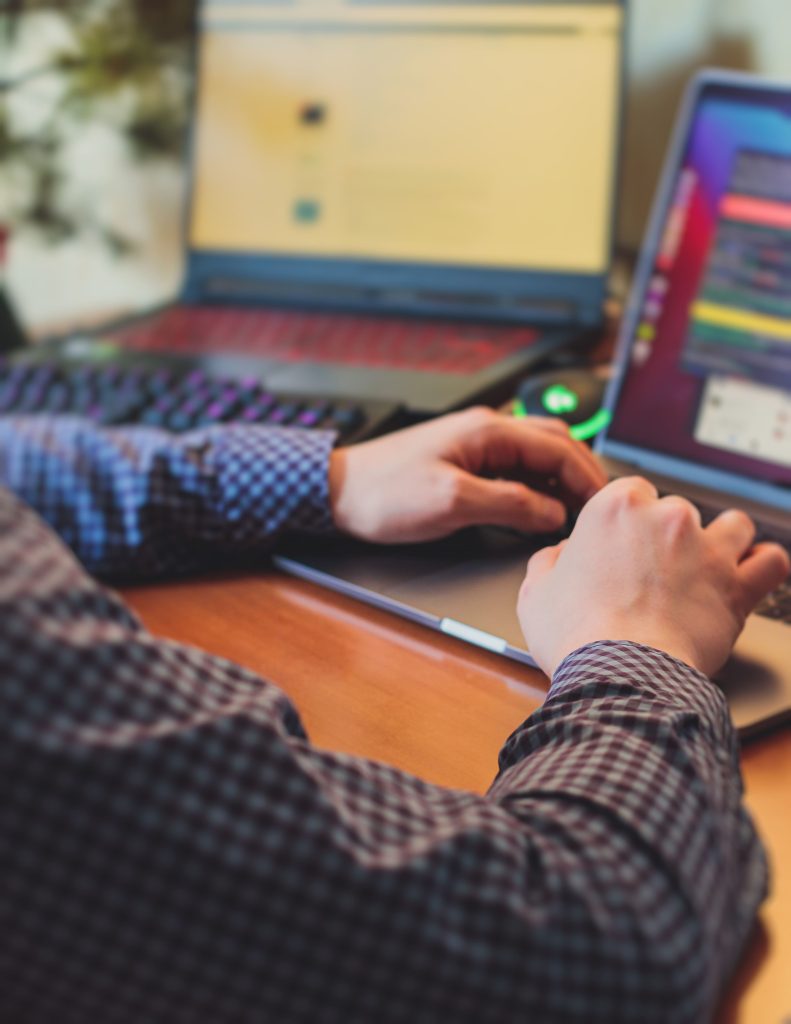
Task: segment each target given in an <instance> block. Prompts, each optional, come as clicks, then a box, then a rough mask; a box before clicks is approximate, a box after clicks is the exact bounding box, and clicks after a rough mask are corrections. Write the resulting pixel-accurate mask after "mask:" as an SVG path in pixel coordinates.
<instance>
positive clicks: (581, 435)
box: [570, 409, 612, 441]
mask: <svg viewBox="0 0 791 1024" xmlns="http://www.w3.org/2000/svg"><path fill="white" fill-rule="evenodd" d="M611 419H612V413H611V412H610V411H609V409H599V411H598V412H597V413H596V415H595V416H591V418H590V419H589V420H585V422H584V423H578V424H577V425H576V426H575V427H572V428H571V431H570V433H571V436H572V437H573V438H574V439H575V440H576V441H587V440H588V438H590V437H595V435H596V434H598V433H599V431H600V430H604V428H605V427H606V426H608V425H609V423H610V420H611Z"/></svg>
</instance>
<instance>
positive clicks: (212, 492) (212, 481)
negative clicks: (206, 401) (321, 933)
mask: <svg viewBox="0 0 791 1024" xmlns="http://www.w3.org/2000/svg"><path fill="white" fill-rule="evenodd" d="M334 441H335V434H334V433H331V432H328V431H307V430H295V429H292V430H289V429H288V428H277V427H266V426H251V425H241V426H239V425H236V426H234V425H228V426H217V427H211V428H208V429H205V430H199V431H195V432H193V433H189V434H183V435H174V434H170V433H167V432H165V431H162V430H155V429H152V428H149V427H118V428H110V429H101V428H98V427H96V426H95V425H94V424H92V423H91V422H89V421H87V420H83V419H79V418H77V417H68V416H28V417H6V418H0V482H2V483H5V484H6V486H8V487H9V488H10V489H11V490H12V491H14V492H15V493H17V494H18V495H19V496H20V497H22V498H23V499H24V500H25V501H26V502H27V503H28V504H29V505H31V506H32V507H33V508H35V509H36V510H37V511H38V512H39V513H40V514H41V515H42V516H43V517H44V518H45V519H46V520H47V521H48V522H49V523H50V525H51V526H52V527H53V528H54V529H55V531H56V532H57V533H58V534H60V536H61V537H62V538H63V539H64V540H65V541H66V543H67V544H68V545H69V547H70V548H71V549H72V551H74V552H75V553H76V554H77V556H78V557H79V558H80V560H81V561H82V562H83V564H84V565H85V566H86V568H88V569H89V570H90V571H91V572H93V573H94V574H95V575H99V576H105V577H110V576H124V577H126V578H133V577H141V576H153V575H164V574H168V575H169V574H173V573H177V572H182V571H185V570H189V569H193V568H195V567H197V566H200V565H203V564H205V563H206V562H207V560H209V559H211V558H212V557H215V556H216V557H220V558H224V559H227V558H228V557H232V556H233V555H236V554H239V553H240V552H242V551H244V550H246V549H250V548H254V547H259V548H261V547H264V546H266V545H267V544H269V543H271V542H272V541H273V540H274V539H275V537H276V536H277V535H278V534H279V533H280V532H281V531H282V530H284V529H299V530H310V531H322V530H326V529H329V528H330V527H331V515H330V510H329V497H328V493H327V464H328V460H329V453H330V451H331V449H332V445H333V443H334Z"/></svg>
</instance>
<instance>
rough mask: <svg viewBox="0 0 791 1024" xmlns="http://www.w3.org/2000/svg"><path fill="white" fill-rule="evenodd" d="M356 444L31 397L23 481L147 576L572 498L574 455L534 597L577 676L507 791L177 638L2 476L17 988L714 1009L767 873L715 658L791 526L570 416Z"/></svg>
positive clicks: (11, 934)
mask: <svg viewBox="0 0 791 1024" xmlns="http://www.w3.org/2000/svg"><path fill="white" fill-rule="evenodd" d="M332 443H333V438H332V436H331V435H326V434H315V433H300V432H292V431H287V430H273V429H267V428H240V427H224V428H214V429H212V430H208V431H204V432H200V433H196V434H192V435H187V436H184V437H182V438H174V437H171V436H168V435H166V434H163V433H160V432H157V431H152V430H147V429H126V430H107V431H101V430H96V429H94V428H92V427H90V426H89V425H87V424H85V423H83V422H80V421H77V420H68V419H65V420H57V419H46V418H40V419H18V420H6V421H4V422H2V423H1V424H0V451H1V452H2V456H1V457H0V479H2V480H4V481H5V482H6V484H7V485H8V486H9V487H10V488H11V489H12V490H14V491H16V492H17V494H18V495H19V496H20V497H21V498H23V499H24V500H25V501H26V502H28V503H29V504H30V505H33V506H34V507H35V508H37V509H38V511H39V512H40V513H41V515H42V516H43V517H44V518H45V519H46V520H48V521H49V523H50V524H51V525H52V526H53V527H54V528H55V530H56V531H57V532H58V533H60V535H61V537H62V538H63V539H64V540H65V541H66V542H67V543H68V544H69V546H70V547H71V548H72V549H73V550H74V552H76V554H77V555H78V557H79V558H80V559H81V560H82V562H83V563H84V565H85V566H86V567H87V568H88V569H90V570H92V571H93V572H95V573H98V574H103V575H106V576H111V575H118V574H124V575H126V576H131V575H137V576H144V575H150V574H156V573H161V572H174V571H183V570H185V569H190V568H195V567H197V566H198V565H200V564H201V563H202V562H204V561H205V560H206V559H209V558H212V559H214V558H217V557H218V556H219V557H223V558H228V557H231V556H235V555H238V554H239V553H240V552H242V551H244V550H250V549H253V548H255V549H260V548H261V547H263V546H264V545H266V544H270V543H272V541H273V540H274V539H275V538H276V537H277V536H278V535H279V533H280V532H281V531H282V530H284V529H311V530H331V529H338V530H342V531H346V532H349V533H351V534H354V535H355V536H359V537H364V538H368V539H373V540H378V541H384V542H396V541H399V540H410V541H412V540H422V539H429V538H432V537H437V536H440V535H441V534H443V533H446V532H448V531H451V530H454V529H457V528H459V527H462V526H465V525H470V524H474V523H481V522H487V523H496V524H501V525H507V526H511V527H517V528H520V529H524V530H533V531H536V530H553V529H556V528H557V527H558V526H559V525H561V523H562V522H563V520H564V518H565V515H566V512H565V509H564V507H563V505H562V504H561V503H560V502H559V501H558V498H557V497H552V496H549V495H548V494H547V493H543V492H542V490H541V487H539V488H538V489H532V488H530V487H528V486H527V485H526V484H525V483H524V482H523V481H524V480H526V479H530V480H534V479H535V478H536V477H537V476H538V477H543V480H544V484H545V490H546V491H551V492H552V493H553V494H555V495H561V496H563V497H564V499H565V500H566V501H567V502H568V503H569V504H570V505H572V506H574V505H580V504H582V503H584V502H586V501H587V504H585V507H584V509H583V511H582V513H581V515H580V518H579V521H578V524H577V526H576V528H575V530H574V532H573V534H572V536H571V538H570V539H569V540H568V541H567V542H565V543H564V544H562V545H558V546H556V547H553V548H549V549H545V550H544V551H542V552H540V553H539V554H537V555H536V556H535V557H534V558H533V559H532V560H531V562H530V565H529V568H528V572H527V576H526V579H525V583H524V586H523V587H522V590H521V593H520V595H519V612H520V616H521V621H522V623H523V626H524V629H525V633H526V636H527V640H528V642H529V644H530V647H531V649H532V650H533V651H534V653H535V655H536V658H537V660H538V661H539V663H540V664H541V666H542V667H543V668H544V669H545V671H546V672H547V674H549V675H551V676H552V685H551V688H550V691H549V695H548V697H547V700H546V702H545V704H544V706H543V707H542V708H541V709H540V710H539V711H538V712H537V713H536V714H534V715H532V716H531V717H530V718H529V719H528V720H527V721H526V722H525V723H524V724H523V725H522V726H521V727H520V728H518V729H517V731H516V732H515V733H514V734H513V735H512V736H511V737H510V739H509V740H508V741H507V743H506V745H505V747H504V748H503V751H502V754H501V757H500V771H499V774H498V776H497V778H496V779H495V781H494V783H493V784H492V787H491V789H490V790H489V792H488V793H487V794H486V795H485V796H476V795H473V794H470V793H464V792H454V791H450V790H446V789H441V788H439V787H436V786H432V785H429V784H428V783H425V782H422V781H421V780H419V779H416V778H413V777H411V776H407V775H405V774H404V773H402V772H400V771H397V770H395V769H393V768H389V767H387V766H385V765H382V764H376V763H371V762H367V761H364V760H362V759H358V758H354V757H349V756H346V755H339V754H332V753H329V752H326V751H321V750H317V749H315V748H314V747H312V746H311V745H310V743H309V741H308V739H307V738H306V736H305V734H304V732H303V730H302V727H301V724H300V721H299V718H298V716H297V712H296V711H295V710H294V708H293V707H292V706H291V704H290V703H289V701H288V700H287V699H286V697H285V696H284V695H283V694H282V693H280V692H279V691H278V690H277V689H275V687H274V686H272V685H270V684H268V683H265V682H263V681H262V680H260V679H258V678H256V677H255V676H253V675H252V674H251V673H249V672H247V671H245V670H244V669H242V668H239V667H237V666H234V665H232V664H230V663H228V662H226V661H223V660H221V659H218V658H214V657H211V656H210V655H208V654H203V653H201V652H199V651H196V650H192V649H186V648H184V647H180V646H178V645H175V644H172V643H167V642H164V641H160V640H157V639H155V638H153V637H152V636H150V635H149V634H148V633H146V632H145V630H144V629H143V628H142V627H141V626H140V624H139V623H138V622H137V621H136V620H135V618H134V617H133V616H132V615H131V614H130V613H129V612H128V610H127V609H125V608H124V606H123V604H122V603H121V601H120V600H119V598H118V597H117V596H116V595H114V594H113V593H112V592H110V591H108V590H105V589H102V588H101V587H100V586H99V585H97V584H96V583H94V582H93V581H92V580H91V579H90V578H89V577H88V576H87V575H86V573H85V571H84V569H83V568H82V567H81V566H80V565H79V564H78V562H77V561H76V560H75V559H74V558H73V557H72V556H71V555H70V554H69V553H68V552H67V550H66V549H65V548H64V547H63V546H62V544H61V543H60V542H59V541H58V540H57V539H56V538H55V537H54V536H53V534H52V533H51V532H50V530H49V529H48V528H47V527H46V526H45V525H44V524H43V523H42V522H41V520H40V519H39V518H38V517H37V516H36V515H35V514H34V513H33V512H31V511H30V509H29V508H28V507H26V505H25V504H23V503H21V502H20V501H19V500H18V499H17V498H15V497H12V496H11V495H10V494H9V493H8V492H7V491H3V492H0V565H1V566H2V571H1V573H0V587H1V588H2V609H0V1020H2V1021H4V1022H5V1021H8V1022H14V1024H21V1022H31V1024H50V1022H57V1024H71V1022H75V1024H76V1022H80V1024H82V1022H88V1021H90V1022H102V1024H116V1022H118V1024H122V1022H123V1024H126V1022H134V1024H158V1022H163V1024H178V1022H185V1024H186V1022H200V1024H206V1022H211V1024H224V1022H233V1024H237V1022H248V1021H249V1022H253V1021H255V1022H264V1021H266V1022H269V1021H271V1022H278V1024H280V1022H291V1021H320V1022H325V1021H326V1022H339V1024H340V1022H343V1024H354V1022H366V1024H368V1022H370V1024H378V1022H405V1021H408V1022H410V1024H411V1022H434V1021H442V1022H445V1021H448V1022H457V1021H474V1022H476V1024H479V1022H486V1021H492V1022H495V1021H497V1022H500V1021H508V1022H511V1021H537V1022H554V1021H580V1022H583V1021H584V1022H592V1021H602V1022H607V1024H612V1022H616V1021H639V1022H641V1024H646V1022H653V1021H668V1022H670V1021H672V1022H673V1024H682V1022H695V1024H699V1022H701V1021H705V1020H707V1019H708V1018H709V1016H710V1014H711V1012H712V1010H713V1007H714V1006H715V1005H716V1001H717V998H718V996H719V994H720V991H721V989H722V986H723V983H724V980H725V979H726V978H727V975H728V973H729V971H730V970H731V968H732V966H733V964H734V961H735V959H736V957H737V956H738V954H739V951H740V949H741V948H742V946H743V943H744V940H745V937H746V936H747V934H748V932H749V928H750V926H751V923H752V921H753V918H754V915H755V912H756V908H757V907H758V905H759V904H760V902H761V900H762V898H763V896H764V894H765V891H766V875H767V872H766V864H765V860H764V856H763V853H762V851H761V847H760V844H759V842H758V839H757V837H756V834H755V831H754V829H753V826H752V824H751V822H750V820H749V818H748V816H747V815H746V813H745V811H744V809H743V808H742V806H741V803H740V794H741V788H740V779H739V770H738V764H737V759H736V744H735V740H734V735H733V731H732V728H731V725H730V723H729V719H728V714H727V710H726V706H725V703H724V700H723V698H722V696H721V694H720V693H719V692H718V690H717V689H716V687H715V686H714V685H713V684H712V683H711V682H710V681H709V679H708V678H707V677H708V675H710V674H711V673H712V672H713V671H714V670H715V669H716V668H717V667H718V666H719V665H720V664H721V663H722V662H723V661H724V660H725V658H726V657H727V655H728V652H729V650H730V648H731V645H732V644H733V642H734V640H735V638H736V636H737V634H738V632H739V630H740V628H741V625H742V623H743V621H744V618H745V616H746V614H747V613H748V611H749V609H750V608H751V607H752V606H753V605H754V604H755V603H756V602H757V600H759V599H760V597H761V596H762V595H763V594H764V593H766V592H767V591H769V590H770V589H772V588H773V587H774V586H776V585H777V584H778V583H779V582H780V580H781V579H782V578H784V577H785V575H786V574H787V573H788V571H789V564H788V558H787V556H786V554H785V553H784V552H783V551H782V550H781V549H780V548H777V547H774V546H771V545H756V546H753V536H754V531H753V527H752V524H751V523H750V521H749V520H748V519H747V517H746V516H744V515H742V514H741V513H738V512H727V513H724V514H723V515H721V516H720V517H719V518H718V519H717V520H716V521H715V522H714V523H712V524H711V525H710V526H708V527H707V528H706V529H703V528H702V527H701V525H700V520H699V518H698V516H697V513H696V512H695V510H694V509H693V508H692V506H691V505H689V504H688V503H686V502H685V501H683V500H682V499H679V498H664V499H659V498H658V496H657V494H656V491H655V490H654V489H653V487H652V486H651V485H650V484H649V483H647V482H646V481H643V480H639V479H633V480H623V481H619V482H617V483H615V484H611V485H609V486H607V487H604V483H605V481H604V478H603V476H602V472H601V470H600V468H599V467H598V465H597V464H596V463H595V461H594V460H593V458H592V457H591V455H590V454H589V453H588V452H587V450H586V449H584V448H583V447H582V446H580V445H578V444H576V443H575V442H573V441H571V440H570V439H569V438H568V436H567V435H566V434H565V433H564V432H563V429H562V428H559V427H558V426H557V425H554V424H550V423H545V422H542V421H540V420H538V421H536V420H533V421H527V422H525V423H518V422H515V421H511V420H507V419H505V418H503V417H499V416H497V415H496V414H494V413H491V412H487V411H485V410H472V411H469V412H464V413H460V414H456V415H453V416H449V417H446V418H444V419H441V420H437V421H435V422H433V423H430V424H426V425H423V426H419V427H415V428H412V429H410V430H407V431H404V432H401V433H399V434H394V435H391V436H389V437H386V438H382V439H380V440H376V441H372V442H368V443H367V444H363V445H360V446H357V447H354V448H349V449H341V450H337V451H333V450H332ZM602 488H603V489H602Z"/></svg>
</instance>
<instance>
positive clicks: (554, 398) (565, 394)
mask: <svg viewBox="0 0 791 1024" xmlns="http://www.w3.org/2000/svg"><path fill="white" fill-rule="evenodd" d="M541 404H542V405H543V406H544V408H545V409H546V410H547V412H551V413H552V414H553V415H554V416H562V415H563V414H564V413H567V412H574V410H575V409H576V408H577V406H578V405H579V404H580V400H579V398H578V397H577V396H576V395H575V394H574V392H573V391H571V390H570V389H569V388H567V387H566V385H565V384H553V385H552V387H549V388H547V389H546V391H545V392H544V394H543V395H542V396H541Z"/></svg>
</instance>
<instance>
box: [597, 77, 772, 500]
mask: <svg viewBox="0 0 791 1024" xmlns="http://www.w3.org/2000/svg"><path fill="white" fill-rule="evenodd" d="M656 253H657V254H656V256H655V259H654V264H653V269H652V273H651V274H650V277H649V278H648V280H647V283H646V286H645V288H644V290H643V292H642V295H641V296H640V301H641V307H640V311H639V315H638V316H635V318H634V328H633V336H632V337H631V338H630V339H629V341H630V348H631V356H630V361H629V365H628V367H627V369H626V371H625V375H624V379H623V382H622V384H621V389H620V394H619V395H618V400H617V404H616V408H615V411H614V418H613V422H612V425H611V427H610V430H609V435H608V437H609V440H610V441H615V442H621V443H626V444H629V445H633V446H635V447H641V448H645V449H649V450H652V451H655V452H658V453H662V454H666V455H671V456H676V457H678V458H681V459H684V460H686V461H689V462H695V463H698V464H702V465H705V466H707V467H711V468H712V469H718V470H722V471H725V472H727V473H734V474H741V475H745V476H748V477H751V478H753V479H755V480H759V481H762V482H765V483H769V484H773V485H778V486H780V487H781V488H788V487H791V88H786V89H773V88H770V87H765V88H761V87H756V86H755V85H752V86H748V85H746V84H745V85H744V86H743V87H739V86H738V85H734V84H728V85H725V84H708V85H706V86H704V87H703V90H702V92H701V94H700V96H699V98H698V102H697V112H696V116H695V117H694V118H693V119H692V122H691V127H690V130H689V134H688V137H687V139H686V143H685V150H684V155H683V160H682V164H681V169H680V172H679V174H678V176H677V178H676V181H675V184H674V192H673V195H672V199H671V203H670V207H669V210H668V213H667V215H666V217H665V221H664V227H663V230H662V234H661V238H660V242H659V245H658V248H657V250H656Z"/></svg>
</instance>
